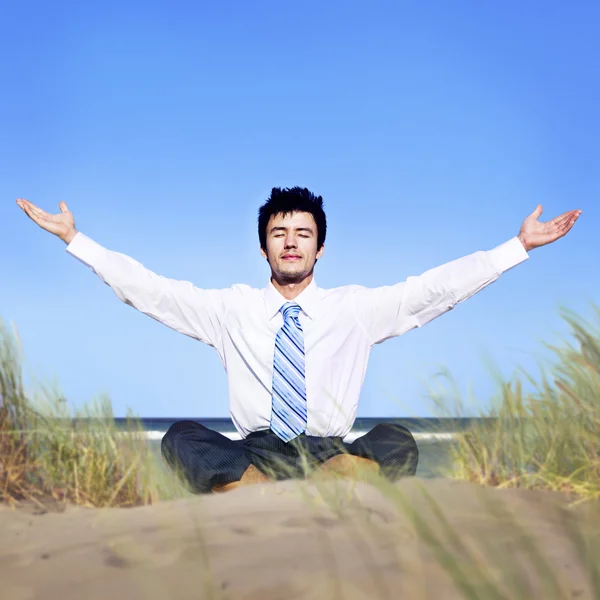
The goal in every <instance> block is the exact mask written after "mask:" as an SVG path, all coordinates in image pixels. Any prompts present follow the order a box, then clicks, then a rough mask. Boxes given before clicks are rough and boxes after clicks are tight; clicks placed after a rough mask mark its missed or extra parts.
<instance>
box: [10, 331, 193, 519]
mask: <svg viewBox="0 0 600 600" xmlns="http://www.w3.org/2000/svg"><path fill="white" fill-rule="evenodd" d="M13 331H14V333H13V334H12V335H11V333H10V332H9V331H8V329H7V327H6V326H5V325H4V323H3V322H2V321H0V501H3V502H5V503H7V504H9V505H11V506H14V505H15V504H18V503H19V502H23V501H26V502H33V503H37V504H43V503H44V502H47V501H52V502H62V503H70V504H76V505H81V506H87V507H111V506H119V507H132V506H140V505H145V504H152V503H155V502H157V501H158V500H159V499H172V498H176V497H182V496H185V495H186V491H185V490H184V489H183V488H182V487H181V485H180V484H179V482H178V480H177V479H176V478H175V476H174V475H171V474H170V473H169V472H168V471H166V470H165V469H164V468H162V465H161V464H160V460H159V458H158V457H157V456H156V455H155V454H154V453H153V452H152V451H151V450H150V448H149V444H148V442H147V440H146V439H145V436H144V430H143V427H142V425H141V423H140V421H139V419H138V418H136V417H135V416H133V415H132V414H128V416H127V421H126V426H125V428H124V429H118V428H117V427H116V425H115V421H114V415H113V411H112V405H111V402H110V399H109V398H107V397H100V398H98V399H97V400H94V401H92V402H91V403H88V404H86V405H84V406H83V407H82V408H81V409H73V408H72V407H70V406H69V405H68V404H67V402H66V400H65V398H64V396H63V394H62V393H61V392H60V390H57V389H56V388H52V387H49V386H47V385H44V384H39V390H35V391H34V392H31V393H30V394H27V393H26V392H25V390H24V386H23V371H22V359H23V352H22V347H21V343H20V340H19V336H18V333H17V332H16V330H14V328H13Z"/></svg>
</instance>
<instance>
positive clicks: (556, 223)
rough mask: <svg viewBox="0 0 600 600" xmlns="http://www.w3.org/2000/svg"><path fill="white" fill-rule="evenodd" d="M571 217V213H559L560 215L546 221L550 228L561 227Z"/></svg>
mask: <svg viewBox="0 0 600 600" xmlns="http://www.w3.org/2000/svg"><path fill="white" fill-rule="evenodd" d="M572 218H573V214H571V213H568V214H566V215H561V216H560V217H557V218H556V219H552V221H550V222H549V223H548V225H549V226H550V228H551V229H552V230H554V229H560V228H561V227H563V225H565V224H566V223H569V221H571V219H572Z"/></svg>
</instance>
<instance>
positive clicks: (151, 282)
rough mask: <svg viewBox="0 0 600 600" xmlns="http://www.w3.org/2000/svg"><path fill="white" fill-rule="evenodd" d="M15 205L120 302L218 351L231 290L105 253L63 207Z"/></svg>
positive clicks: (117, 253) (121, 255)
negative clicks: (209, 286)
mask: <svg viewBox="0 0 600 600" xmlns="http://www.w3.org/2000/svg"><path fill="white" fill-rule="evenodd" d="M17 204H18V205H19V206H20V207H21V208H22V209H23V211H24V212H25V213H26V214H27V215H28V216H29V217H30V218H31V219H32V221H34V222H35V223H37V225H39V226H40V227H41V228H42V229H45V230H46V231H49V232H50V233H53V234H54V235H56V236H57V237H59V238H60V239H61V240H63V241H64V242H65V243H66V244H67V252H68V253H69V254H71V255H72V256H74V257H75V258H77V259H78V260H79V261H80V262H82V263H83V264H85V265H86V266H88V267H90V268H91V269H92V270H93V271H94V273H96V275H98V277H100V279H101V280H102V281H104V283H106V284H107V285H108V286H109V287H110V288H112V290H113V291H114V293H115V294H116V295H117V297H118V298H119V299H120V300H121V301H122V302H124V303H125V304H128V305H129V306H132V307H133V308H135V309H136V310H139V311H140V312H142V313H144V314H145V315H148V316H149V317H152V318H153V319H155V320H156V321H159V322H160V323H163V324H164V325H166V326H167V327H170V328H171V329H174V330H175V331H178V332H180V333H183V334H184V335H187V336H190V337H192V338H194V339H197V340H199V341H201V342H204V343H206V344H209V345H210V346H215V347H217V346H219V343H220V337H221V323H222V321H223V318H224V315H225V312H226V301H227V298H228V294H230V293H231V291H232V290H231V288H228V289H214V290H213V289H200V288H197V287H195V286H194V285H193V284H192V283H190V282H189V281H180V280H176V279H168V278H166V277H163V276H161V275H157V274H156V273H153V272H152V271H150V270H149V269H147V268H146V267H144V266H143V265H142V264H141V263H139V262H137V261H136V260H134V259H133V258H131V257H129V256H126V255H125V254H121V253H119V252H114V251H112V250H108V249H107V248H104V247H103V246H101V245H100V244H98V243H96V242H95V241H94V240H92V239H90V238H89V237H87V236H86V235H84V234H83V233H81V232H80V231H77V229H75V220H74V218H73V215H72V213H71V212H70V211H69V209H68V207H67V205H66V204H65V203H64V202H61V203H60V205H59V207H60V210H61V212H60V214H56V215H51V214H49V213H46V212H45V211H43V210H42V209H41V208H39V207H37V206H35V205H34V204H32V203H31V202H29V201H27V200H22V199H19V200H17Z"/></svg>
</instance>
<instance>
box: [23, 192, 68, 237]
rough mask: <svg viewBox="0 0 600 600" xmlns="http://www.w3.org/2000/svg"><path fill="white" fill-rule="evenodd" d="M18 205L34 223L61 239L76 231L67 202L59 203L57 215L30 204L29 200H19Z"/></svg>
mask: <svg viewBox="0 0 600 600" xmlns="http://www.w3.org/2000/svg"><path fill="white" fill-rule="evenodd" d="M17 204H18V205H19V206H20V207H21V208H22V209H23V212H25V214H26V215H27V216H28V217H29V218H30V219H31V220H32V221H33V222H34V223H37V224H38V225H39V226H40V227H41V228H42V229H45V230H46V231H49V232H50V233H53V234H54V235H57V236H58V237H59V238H61V239H64V237H65V236H66V235H67V234H68V233H69V232H71V231H73V230H74V229H75V219H74V217H73V213H72V212H71V211H70V210H69V209H68V208H67V205H66V203H65V202H60V203H59V205H58V207H59V208H60V213H58V214H56V215H51V214H49V213H47V212H46V211H44V210H42V209H41V208H39V207H37V206H36V205H35V204H32V203H31V202H29V200H24V199H23V198H18V199H17Z"/></svg>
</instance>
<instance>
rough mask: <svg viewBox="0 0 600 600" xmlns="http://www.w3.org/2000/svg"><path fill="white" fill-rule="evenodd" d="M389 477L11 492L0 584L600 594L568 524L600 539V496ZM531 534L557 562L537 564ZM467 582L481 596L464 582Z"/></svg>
mask: <svg viewBox="0 0 600 600" xmlns="http://www.w3.org/2000/svg"><path fill="white" fill-rule="evenodd" d="M390 489H391V490H392V491H393V492H394V493H395V494H398V498H397V499H396V500H395V501H392V500H390V498H389V496H388V495H387V494H385V493H384V492H382V490H381V489H380V488H379V487H376V486H373V485H371V484H368V483H356V482H351V481H341V482H339V481H338V482H335V481H330V482H325V483H314V482H296V481H284V482H276V483H268V484H261V485H256V486H249V487H246V488H241V489H237V490H234V491H231V492H227V493H225V494H219V495H207V496H197V497H190V498H185V499H182V500H174V501H168V502H159V503H157V504H155V505H151V506H143V507H137V508H127V509H122V508H121V509H120V508H109V509H92V508H82V507H76V506H70V505H69V506H66V507H65V506H61V505H58V504H55V505H50V506H48V507H46V508H45V509H40V508H39V507H36V506H35V505H32V504H26V505H23V506H21V507H20V508H16V509H11V508H9V507H7V506H3V507H2V508H0V531H1V532H2V533H1V535H0V581H1V586H0V596H1V597H2V598H6V599H7V600H8V599H9V598H10V599H12V600H26V599H27V600H28V599H37V598H44V599H48V600H54V599H56V600H59V599H60V600H84V599H85V600H100V599H102V600H106V599H112V600H114V599H115V598H127V599H128V600H138V599H140V600H141V599H143V600H152V599H154V598H156V599H166V598H169V599H177V600H179V599H182V600H183V599H190V600H191V599H194V600H198V599H205V598H206V599H211V600H215V599H238V598H240V599H241V598H243V599H256V600H259V599H260V600H275V599H277V600H279V599H329V598H332V599H334V598H340V599H348V600H363V599H364V600H367V599H369V600H379V599H384V598H385V599H387V598H389V599H397V598H407V599H412V598H415V599H419V598H436V599H440V598H443V599H446V598H448V599H453V598H465V597H477V598H494V597H498V596H494V595H493V594H491V592H490V591H489V589H491V588H486V587H485V586H486V584H485V582H484V581H483V580H481V577H482V576H485V577H486V578H488V579H489V581H490V582H492V584H493V586H494V589H498V590H501V591H502V590H504V593H505V596H502V597H506V598H515V597H517V596H516V595H515V594H514V591H513V592H507V591H506V590H510V589H513V588H510V587H509V586H511V585H512V586H514V585H515V582H518V581H520V582H521V585H522V586H523V589H528V591H527V592H526V593H525V595H524V596H523V597H526V598H532V599H533V598H544V600H546V599H548V598H551V597H553V596H552V593H551V590H554V592H555V593H556V596H555V597H560V598H578V599H587V598H590V599H591V598H594V597H595V595H594V588H593V582H592V581H591V579H590V577H589V565H587V564H586V560H587V559H586V557H585V556H582V555H581V553H580V552H578V550H577V547H576V544H574V542H573V539H572V534H571V533H570V532H572V531H574V530H577V531H580V532H581V534H582V535H583V536H585V537H586V538H587V539H588V543H589V544H593V543H597V542H595V541H594V540H596V539H598V538H600V535H599V532H600V527H599V525H600V508H599V505H598V503H593V502H586V503H582V504H580V505H578V506H574V507H573V506H570V505H569V501H570V500H572V498H570V497H569V496H567V495H566V494H562V493H558V492H547V491H531V490H519V489H505V490H499V489H492V488H484V487H481V486H478V485H476V484H472V483H466V482H458V481H452V480H449V479H442V478H440V479H431V480H423V479H419V478H406V479H403V480H401V481H399V482H398V483H396V484H394V485H393V486H390ZM428 497H430V498H432V499H434V500H435V502H436V504H437V506H438V507H439V511H440V514H439V515H438V514H436V510H435V509H434V508H433V507H432V506H431V505H430V503H429V501H428V500H427V498H428ZM490 502H493V503H494V505H496V509H497V510H496V512H494V511H492V510H491V509H490V507H489V503H490ZM402 505H404V508H402V509H399V507H400V506H402ZM411 510H414V511H415V512H414V514H411ZM421 518H422V519H423V523H424V524H426V526H428V527H430V531H429V533H427V531H425V530H422V528H421V527H420V525H419V522H418V519H421ZM415 519H417V521H415ZM444 521H446V525H447V526H449V527H446V525H444ZM449 531H453V532H454V533H455V535H456V537H455V538H453V536H452V534H450V533H449ZM431 535H433V536H434V537H439V538H440V539H439V540H438V541H437V542H436V541H434V540H432V539H431V537H430V536H431ZM527 536H530V538H531V541H532V543H533V544H534V546H535V548H537V549H538V550H539V551H541V552H542V553H543V558H544V560H545V561H546V564H547V567H548V569H549V571H548V570H544V569H542V568H540V567H539V565H538V564H536V561H535V553H533V552H532V551H531V548H530V547H529V546H528V544H527ZM591 551H592V552H593V548H592V550H591ZM592 556H593V554H592ZM452 560H454V561H456V563H455V566H454V567H452V568H449V567H448V561H452ZM456 565H458V567H457V566H456ZM456 569H459V570H462V572H463V579H461V578H460V577H459V576H457V574H456V573H457V571H456ZM452 573H454V576H453V575H452ZM553 578H555V579H556V581H553ZM478 579H480V581H478ZM557 582H559V583H557ZM545 585H549V586H550V587H549V588H545V587H544V586H545ZM465 586H466V587H465ZM469 586H471V588H472V589H474V590H475V591H476V595H475V596H473V595H472V596H468V595H467V592H468V589H469ZM559 589H560V593H559V592H558V590H559ZM549 590H550V591H549ZM596 591H597V590H596ZM554 592H553V593H554Z"/></svg>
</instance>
